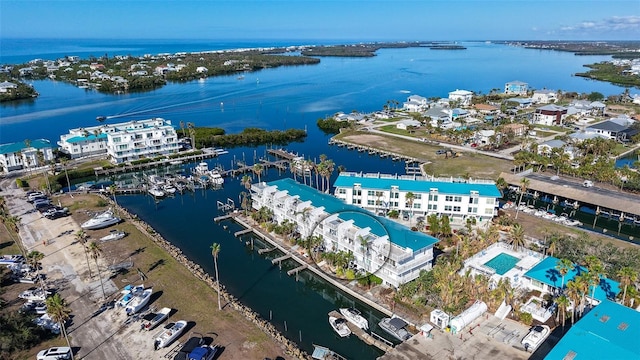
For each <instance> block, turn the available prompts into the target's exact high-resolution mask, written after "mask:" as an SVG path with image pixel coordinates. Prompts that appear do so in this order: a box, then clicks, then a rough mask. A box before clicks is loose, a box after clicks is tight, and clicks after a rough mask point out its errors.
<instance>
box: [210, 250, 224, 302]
mask: <svg viewBox="0 0 640 360" xmlns="http://www.w3.org/2000/svg"><path fill="white" fill-rule="evenodd" d="M210 248H211V256H213V266H214V268H215V270H216V285H217V287H218V310H222V303H221V302H220V277H219V276H218V255H220V244H218V243H215V242H214V243H213V244H211V247H210Z"/></svg>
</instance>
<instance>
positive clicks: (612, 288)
mask: <svg viewBox="0 0 640 360" xmlns="http://www.w3.org/2000/svg"><path fill="white" fill-rule="evenodd" d="M559 262H560V259H558V258H555V257H553V256H548V257H546V258H545V259H544V260H542V261H540V262H539V263H538V264H537V265H536V266H534V267H533V268H532V269H531V270H529V271H527V272H526V273H525V274H524V276H523V283H524V285H525V286H527V287H528V288H529V290H530V291H540V293H541V294H542V295H546V294H552V295H556V294H558V293H559V292H560V290H561V289H564V288H566V286H567V283H568V282H569V281H571V280H573V279H574V278H575V277H576V276H578V275H583V274H586V273H588V271H587V269H586V268H585V267H583V266H580V265H575V264H574V266H573V269H571V270H570V271H569V272H568V273H567V274H566V275H565V276H564V278H563V276H562V275H561V274H560V271H558V268H557V266H558V263H559ZM563 284H564V285H563ZM594 290H595V292H594ZM618 292H620V288H619V284H618V282H616V281H613V280H610V279H607V278H606V277H601V278H600V282H599V283H598V284H597V285H596V286H595V289H594V287H593V286H592V287H590V288H589V293H588V294H585V296H586V297H587V298H588V299H589V301H590V302H591V303H600V302H602V301H606V300H607V299H609V300H614V299H615V298H616V296H617V295H618ZM592 294H593V295H592ZM592 296H593V297H592Z"/></svg>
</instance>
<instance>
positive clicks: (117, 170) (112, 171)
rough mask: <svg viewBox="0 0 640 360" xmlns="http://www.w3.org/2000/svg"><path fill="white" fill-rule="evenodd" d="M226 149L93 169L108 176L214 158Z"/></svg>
mask: <svg viewBox="0 0 640 360" xmlns="http://www.w3.org/2000/svg"><path fill="white" fill-rule="evenodd" d="M226 153H227V152H226V151H223V150H213V151H207V152H203V153H202V154H198V155H187V154H185V156H184V157H180V158H172V159H170V158H165V159H162V160H157V161H151V162H148V163H143V164H135V165H124V166H114V167H111V168H107V169H105V168H102V167H98V168H95V169H93V171H94V173H95V175H96V176H109V175H116V174H122V173H127V172H132V171H140V170H145V169H152V168H156V167H160V166H167V165H172V164H171V163H172V162H177V161H180V162H181V163H185V162H193V161H200V160H204V159H210V158H214V157H218V156H220V155H222V154H226Z"/></svg>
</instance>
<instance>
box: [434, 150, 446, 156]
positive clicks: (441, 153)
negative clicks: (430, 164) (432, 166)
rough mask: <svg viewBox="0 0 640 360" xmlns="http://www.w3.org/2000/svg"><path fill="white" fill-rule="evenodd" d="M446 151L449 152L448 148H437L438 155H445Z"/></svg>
mask: <svg viewBox="0 0 640 360" xmlns="http://www.w3.org/2000/svg"><path fill="white" fill-rule="evenodd" d="M446 153H447V150H443V149H440V150H436V155H444V154H446Z"/></svg>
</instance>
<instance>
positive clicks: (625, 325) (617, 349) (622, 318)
mask: <svg viewBox="0 0 640 360" xmlns="http://www.w3.org/2000/svg"><path fill="white" fill-rule="evenodd" d="M638 339H640V312H638V311H636V310H633V309H630V308H628V307H626V306H623V305H620V304H617V303H615V302H612V301H608V300H605V301H603V302H601V303H600V304H599V305H597V306H596V307H594V308H593V309H591V310H590V311H589V312H588V313H587V314H586V315H584V317H582V319H580V320H578V322H576V323H575V324H574V325H573V326H572V327H571V329H569V331H568V332H567V333H566V334H565V335H564V337H562V339H560V341H559V342H558V343H557V344H556V346H555V347H554V348H553V349H552V350H551V351H550V352H549V353H548V354H547V356H546V357H545V360H570V359H575V360H606V359H612V360H614V359H615V360H617V359H640V346H638Z"/></svg>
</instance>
